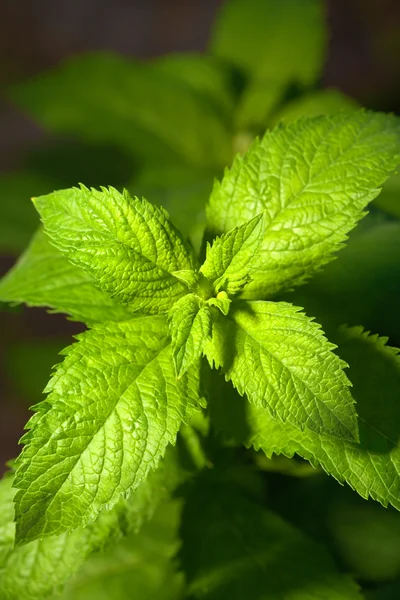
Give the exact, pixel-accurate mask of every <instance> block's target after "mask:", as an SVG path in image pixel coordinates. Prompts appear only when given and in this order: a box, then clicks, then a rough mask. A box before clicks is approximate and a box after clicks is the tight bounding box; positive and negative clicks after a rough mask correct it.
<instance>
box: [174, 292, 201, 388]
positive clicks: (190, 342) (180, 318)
mask: <svg viewBox="0 0 400 600" xmlns="http://www.w3.org/2000/svg"><path fill="white" fill-rule="evenodd" d="M169 317H170V318H169V324H170V335H171V340H172V343H171V346H172V354H173V357H174V363H175V368H176V374H177V376H178V377H179V378H180V377H182V375H183V374H184V373H186V371H187V370H188V368H189V367H191V366H192V365H193V364H194V363H196V362H198V361H199V359H200V357H201V356H202V354H203V349H204V345H205V343H206V341H207V340H208V338H209V337H210V335H211V311H210V308H209V307H208V306H207V305H206V304H205V302H204V300H202V299H201V298H199V297H198V296H196V294H187V295H186V296H183V298H181V299H180V300H178V302H176V303H175V304H174V306H173V307H172V309H171V311H170V315H169Z"/></svg>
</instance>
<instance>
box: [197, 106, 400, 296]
mask: <svg viewBox="0 0 400 600" xmlns="http://www.w3.org/2000/svg"><path fill="white" fill-rule="evenodd" d="M399 131H400V129H399V125H398V121H397V120H396V118H395V117H392V116H389V115H383V114H379V113H377V114H374V113H368V112H364V111H355V112H353V113H343V114H340V115H336V116H332V117H331V116H320V117H314V118H304V119H301V120H299V121H296V122H295V123H292V124H289V125H287V126H281V127H278V128H276V129H274V130H273V131H271V132H267V134H266V135H265V136H264V138H263V139H262V140H261V141H258V140H256V141H255V142H254V143H253V145H252V146H251V148H250V149H249V150H248V152H247V153H246V154H245V155H244V156H243V157H242V156H239V155H238V156H237V157H236V159H235V161H234V163H233V166H232V169H231V170H230V171H227V172H226V173H225V176H224V178H223V179H222V182H221V183H216V184H215V186H214V189H213V192H212V194H211V197H210V201H209V204H208V206H207V218H208V222H209V228H210V230H211V232H212V233H214V234H220V233H222V232H226V231H229V230H230V229H232V228H233V227H237V226H238V225H241V224H243V223H244V222H245V221H247V220H249V219H251V218H252V217H254V216H255V215H257V214H259V213H260V212H261V211H263V210H265V211H266V233H265V237H264V242H263V245H262V249H261V252H260V261H259V265H258V273H257V276H254V277H253V279H254V281H253V282H252V283H250V284H249V286H248V287H246V289H245V290H244V292H243V295H244V297H254V298H260V297H266V296H269V295H271V294H274V293H276V292H277V291H279V290H280V289H282V288H285V287H288V286H289V287H290V286H293V285H297V284H299V283H302V282H303V281H304V280H305V279H306V278H307V277H309V276H310V275H312V274H313V273H314V272H315V271H317V270H318V269H319V268H320V267H321V266H322V265H324V264H325V263H326V262H328V261H329V260H330V259H331V255H332V253H333V252H335V251H337V250H339V249H340V247H341V245H342V243H343V241H345V240H346V236H347V233H348V232H349V231H350V230H351V229H352V228H353V227H354V226H355V225H356V223H357V221H358V220H359V219H360V218H361V217H362V216H363V211H364V208H365V206H366V205H367V204H368V202H370V201H371V200H373V199H374V198H375V197H376V196H377V194H378V193H379V189H378V188H379V186H381V185H382V183H383V182H384V181H385V180H386V179H387V178H388V177H389V175H390V174H391V172H392V171H393V170H394V169H395V168H396V166H397V164H398V162H399V161H400V159H399V151H400V136H399Z"/></svg>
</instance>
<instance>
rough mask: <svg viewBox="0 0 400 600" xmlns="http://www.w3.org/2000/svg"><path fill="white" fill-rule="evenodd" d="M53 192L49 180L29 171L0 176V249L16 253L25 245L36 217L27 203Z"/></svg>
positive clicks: (35, 222)
mask: <svg viewBox="0 0 400 600" xmlns="http://www.w3.org/2000/svg"><path fill="white" fill-rule="evenodd" d="M53 189H54V182H53V180H52V179H50V178H49V177H46V176H44V175H37V174H36V173H34V172H30V171H21V172H15V173H8V174H6V175H3V176H2V177H0V249H1V251H2V252H15V253H18V252H20V251H21V250H23V249H24V248H25V246H26V245H27V244H28V242H29V240H30V238H31V236H32V234H33V233H34V232H35V229H36V228H37V215H36V213H35V209H34V207H33V206H32V203H31V202H30V198H31V197H32V196H33V195H34V194H45V193H46V192H50V191H52V190H53Z"/></svg>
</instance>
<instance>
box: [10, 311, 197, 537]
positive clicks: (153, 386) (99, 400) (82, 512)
mask: <svg viewBox="0 0 400 600" xmlns="http://www.w3.org/2000/svg"><path fill="white" fill-rule="evenodd" d="M78 340H79V343H77V344H74V345H73V346H71V347H70V348H68V349H67V350H65V351H64V353H65V355H66V358H65V360H64V362H63V363H61V365H59V367H58V369H57V370H56V371H55V373H54V375H53V377H52V379H51V381H50V383H49V385H48V387H47V389H46V390H45V391H47V392H49V396H48V397H47V399H46V400H45V401H44V402H42V403H40V404H38V405H37V406H36V407H35V408H36V411H37V412H36V414H35V415H34V416H33V417H32V418H31V420H30V422H29V423H28V428H29V429H30V431H29V433H27V434H26V435H25V436H24V438H23V439H22V441H23V442H24V443H25V444H26V445H25V448H24V450H23V452H22V454H21V456H20V457H19V458H18V461H17V465H18V469H17V474H16V479H15V486H16V487H17V488H18V493H17V495H16V499H15V502H16V521H17V533H16V539H17V543H18V544H21V543H26V542H28V541H31V540H34V539H36V538H42V537H44V536H48V535H53V534H60V533H62V532H63V531H68V530H73V529H75V528H77V527H80V526H83V525H85V524H87V523H89V522H91V521H93V520H94V519H95V518H96V517H97V516H98V514H99V512H100V511H101V510H103V509H104V508H108V509H109V508H111V507H112V506H113V505H114V504H115V503H116V502H117V501H118V500H119V498H120V496H121V495H123V494H125V495H126V494H128V493H130V491H131V490H133V489H135V488H137V486H138V485H139V484H140V483H141V482H142V481H143V480H144V479H145V478H146V477H147V475H148V473H149V471H150V470H151V469H154V468H156V466H157V464H158V462H159V460H160V458H161V457H162V456H163V454H164V452H165V449H166V447H167V445H168V444H170V443H172V444H173V443H174V442H175V438H176V434H177V432H178V430H179V428H180V426H181V423H182V422H185V421H186V420H187V419H188V418H189V417H190V415H191V413H192V412H193V411H194V410H195V408H196V407H197V406H198V405H199V403H200V399H199V396H198V384H199V382H198V377H199V369H198V367H196V368H193V369H191V370H190V371H189V372H188V373H187V375H185V376H184V377H182V378H181V380H179V381H177V380H176V378H175V368H174V364H173V360H172V352H171V348H170V343H169V339H168V326H167V323H166V319H165V318H164V317H161V316H149V317H140V318H137V319H132V320H131V321H125V322H122V323H107V324H104V325H101V326H100V325H99V326H97V327H95V328H94V329H92V330H90V331H87V332H85V333H84V334H82V335H79V336H78Z"/></svg>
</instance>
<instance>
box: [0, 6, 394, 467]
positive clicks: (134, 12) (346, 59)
mask: <svg viewBox="0 0 400 600" xmlns="http://www.w3.org/2000/svg"><path fill="white" fill-rule="evenodd" d="M282 1H283V2H284V0H282ZM221 4H222V0H198V1H193V0H192V1H188V0H113V1H111V0H41V1H40V2H37V1H36V2H35V1H33V0H20V1H19V2H15V1H14V0H3V1H2V3H1V11H0V12H1V18H0V83H1V87H2V89H3V90H4V92H5V93H4V94H2V98H1V99H0V172H1V173H6V172H7V171H10V170H14V171H15V170H16V169H18V168H19V167H20V166H21V164H22V162H23V159H24V156H25V155H26V152H28V151H29V150H31V149H32V148H35V147H37V146H40V145H43V144H45V143H46V142H48V141H49V139H50V135H49V134H47V133H45V132H44V131H43V130H42V129H41V128H40V127H39V126H38V125H36V124H35V123H34V122H33V121H31V120H30V119H29V118H27V117H26V116H24V115H23V114H22V113H21V112H20V111H18V110H17V109H16V108H14V107H13V106H12V105H11V104H10V103H9V102H8V101H7V100H6V90H7V86H8V85H10V84H14V83H16V82H20V81H23V80H24V79H26V78H29V77H31V76H33V75H35V74H37V73H39V72H41V71H44V70H46V69H49V68H52V67H55V66H56V65H58V64H59V63H60V61H62V60H63V59H65V58H66V57H69V56H71V55H76V54H79V53H82V52H85V51H88V50H114V51H117V52H119V53H121V54H124V55H127V56H135V57H140V58H147V57H154V56H158V55H162V54H166V53H169V52H173V51H175V52H176V51H200V52H201V51H203V50H204V49H205V48H206V45H207V40H208V37H209V31H210V28H211V25H212V22H213V20H214V17H215V15H216V13H217V11H218V8H219V6H220V5H221ZM326 7H327V19H328V27H329V30H330V41H329V49H328V55H327V60H326V63H325V67H324V72H323V81H322V82H321V83H322V86H323V87H325V86H328V87H335V88H337V89H339V90H340V91H342V92H344V93H346V94H347V95H349V96H351V97H352V98H354V99H356V100H357V101H358V102H359V103H360V104H361V105H363V106H365V107H368V108H372V109H376V110H384V111H393V112H395V113H398V114H400V2H399V0H327V2H326ZM104 183H108V182H104ZM14 260H15V256H14V255H12V254H7V255H2V256H1V257H0V275H2V274H4V273H5V272H6V271H7V270H8V268H9V267H10V266H11V265H12V264H13V262H14ZM80 330H82V326H81V325H79V324H76V323H71V322H68V321H67V320H66V319H65V318H64V317H62V316H60V315H48V314H47V313H46V312H45V311H44V310H41V309H37V308H35V309H29V310H27V309H18V310H16V311H14V312H13V311H11V312H10V311H9V312H2V313H1V314H0V332H1V334H0V335H1V338H0V339H1V347H0V394H1V402H0V469H1V468H2V465H3V463H4V462H5V461H6V460H8V459H10V458H12V457H13V456H15V455H16V454H17V453H18V447H17V440H18V438H19V437H20V435H21V433H22V428H23V425H24V423H25V422H26V420H27V417H28V415H29V411H28V406H30V405H31V404H33V403H35V402H37V401H38V400H39V399H40V395H38V389H40V388H42V387H43V385H44V383H45V381H46V378H47V376H48V369H49V368H50V367H51V366H52V364H53V363H54V356H55V355H56V351H57V350H59V349H60V347H62V346H63V345H67V344H68V343H69V339H70V336H71V334H74V333H77V332H78V331H80ZM37 340H44V341H45V342H46V344H45V345H46V350H45V353H46V352H47V353H48V360H47V361H46V357H45V358H44V359H43V357H42V358H41V360H40V361H38V364H37V368H35V344H36V342H37ZM6 349H7V350H6ZM26 361H29V362H30V363H31V366H32V365H33V369H32V368H30V369H29V377H26V376H25V373H24V371H25V369H24V364H26ZM32 372H34V373H35V377H33V378H32Z"/></svg>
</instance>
